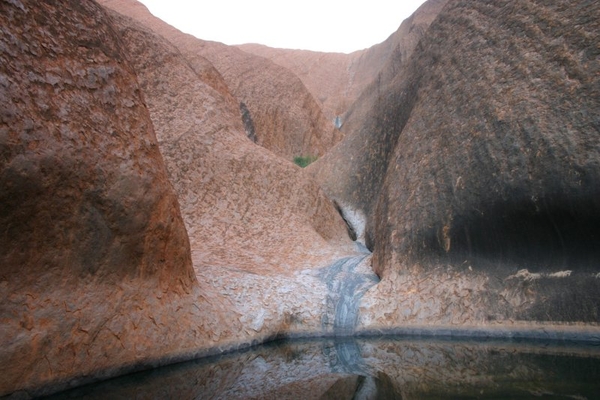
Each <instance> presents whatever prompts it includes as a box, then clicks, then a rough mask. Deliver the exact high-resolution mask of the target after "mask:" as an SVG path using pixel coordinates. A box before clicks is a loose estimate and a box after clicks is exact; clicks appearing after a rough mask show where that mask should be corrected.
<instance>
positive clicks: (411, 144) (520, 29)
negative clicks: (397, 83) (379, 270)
mask: <svg viewBox="0 0 600 400" xmlns="http://www.w3.org/2000/svg"><path fill="white" fill-rule="evenodd" d="M588 6H589V7H588ZM599 10H600V8H598V6H597V5H591V4H587V3H586V2H578V3H576V4H573V3H568V4H567V3H566V2H560V1H555V2H548V3H543V4H541V3H540V4H536V3H535V2H524V3H520V4H519V6H518V7H517V6H513V5H509V4H504V3H501V2H496V3H493V4H492V3H489V4H488V3H486V2H477V3H473V4H471V3H468V2H454V3H451V5H450V6H449V7H448V8H447V9H446V10H445V12H444V13H443V14H441V15H440V17H439V19H438V20H437V21H436V23H435V24H434V25H432V27H431V30H430V32H429V33H428V35H427V37H426V38H425V39H424V40H423V41H422V42H421V43H420V45H419V47H420V48H419V49H418V50H419V54H418V55H417V56H416V57H415V59H414V62H413V64H412V66H411V71H410V72H409V74H408V75H407V78H406V79H407V81H410V82H416V83H413V84H412V85H413V86H414V85H418V86H417V89H416V90H414V89H413V90H410V86H409V87H408V88H409V90H407V91H406V94H404V96H403V95H402V94H403V93H400V96H399V98H398V99H397V100H396V101H393V100H392V99H388V101H387V103H386V105H388V106H389V107H390V108H391V109H394V110H396V114H397V115H401V114H403V113H404V114H407V117H408V118H401V120H400V121H398V124H399V125H400V126H399V128H400V130H399V129H396V132H397V133H399V132H400V131H401V134H399V135H398V139H397V145H396V146H395V150H394V153H393V156H392V158H391V159H390V162H389V167H388V169H387V171H388V172H387V175H386V180H385V183H384V185H383V193H382V196H381V198H380V199H379V202H378V207H379V208H378V211H377V212H376V215H377V216H378V218H377V222H376V225H375V226H376V228H375V229H376V232H377V234H376V235H377V237H376V239H375V240H376V242H379V241H381V242H382V243H383V242H387V243H388V244H389V245H391V248H386V249H385V250H384V251H383V252H381V253H380V258H378V259H379V260H380V261H382V262H383V264H386V263H385V261H383V260H389V256H390V255H391V254H392V253H397V254H403V255H405V256H406V257H408V258H411V257H416V258H420V257H422V256H423V255H425V254H434V253H435V254H439V255H444V256H445V255H449V256H453V257H455V258H456V259H457V260H460V259H465V258H484V259H486V260H488V261H492V262H494V263H497V262H500V263H501V262H507V263H509V264H511V265H517V264H519V263H520V264H521V265H527V266H529V268H530V269H533V270H537V269H540V268H542V269H544V270H551V271H556V270H560V269H578V270H579V269H584V270H586V271H591V270H590V268H592V267H595V264H596V260H598V255H599V254H598V250H595V249H594V248H595V247H596V246H594V243H595V242H597V240H598V239H599V238H600V225H599V224H598V223H597V222H598V218H599V217H600V213H599V212H600V200H599V197H598V194H599V189H598V187H597V185H596V184H595V182H596V181H597V179H598V177H599V175H600V146H599V145H600V135H599V129H600V125H599V121H600V111H599V108H598V105H599V104H600V80H599V76H598V71H599V68H600V66H599V64H598V47H597V44H596V41H595V40H596V39H598V27H600V25H599V24H598V22H596V21H594V20H593V19H591V17H590V13H591V14H594V12H595V11H596V12H597V11H599ZM574 27H577V28H574ZM451 33H452V35H451ZM449 37H451V38H452V41H451V42H450V43H448V42H447V41H446V40H442V39H444V38H449ZM450 45H451V46H452V49H453V50H452V51H451V52H449V51H447V48H448V46H450ZM407 110H410V113H408V111H407ZM383 117H385V115H384V116H383ZM403 121H406V122H405V124H404V125H403V126H402V122H403ZM392 216H393V217H392ZM389 217H392V218H393V220H395V221H396V222H395V223H393V222H391V221H390V220H389V219H388V218H389ZM392 234H393V236H394V237H395V238H396V239H392V240H386V239H385V238H386V237H388V238H389V237H390V235H392ZM380 265H382V264H380Z"/></svg>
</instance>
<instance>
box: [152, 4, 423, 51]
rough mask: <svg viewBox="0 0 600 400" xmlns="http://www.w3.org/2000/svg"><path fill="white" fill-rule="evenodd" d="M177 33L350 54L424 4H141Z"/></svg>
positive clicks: (376, 40)
mask: <svg viewBox="0 0 600 400" xmlns="http://www.w3.org/2000/svg"><path fill="white" fill-rule="evenodd" d="M140 1H141V2H142V3H144V4H145V5H146V7H148V9H149V10H150V12H152V14H154V15H155V16H157V17H159V18H160V19H162V20H163V21H165V22H167V23H169V24H171V25H173V26H175V27H176V28H178V29H179V30H181V31H184V32H186V33H191V34H192V35H194V36H196V37H198V38H200V39H205V40H214V41H218V42H222V43H225V44H230V45H231V44H242V43H261V44H265V45H267V46H270V47H281V48H288V49H305V50H315V51H328V52H343V53H349V52H352V51H355V50H360V49H364V48H367V47H371V46H372V45H374V44H377V43H381V42H382V41H384V40H385V39H386V38H387V37H388V36H389V35H391V34H392V33H393V32H395V31H396V29H398V27H399V26H400V24H401V23H402V21H403V20H404V19H406V18H408V17H409V16H410V15H411V14H412V13H413V12H414V11H415V10H416V9H417V8H418V7H419V6H420V5H421V4H422V3H423V2H424V0H368V1H367V0H364V1H356V0H345V1H343V0H302V1H282V0H278V1H275V0H254V1H252V0H197V1H194V0H140Z"/></svg>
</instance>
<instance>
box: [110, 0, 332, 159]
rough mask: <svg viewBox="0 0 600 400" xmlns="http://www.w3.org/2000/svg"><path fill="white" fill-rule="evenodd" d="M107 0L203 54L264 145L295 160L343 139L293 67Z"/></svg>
mask: <svg viewBox="0 0 600 400" xmlns="http://www.w3.org/2000/svg"><path fill="white" fill-rule="evenodd" d="M101 3H102V4H103V5H105V6H107V7H111V8H113V9H115V10H116V11H117V12H119V13H121V14H123V15H127V16H129V17H131V18H133V19H135V20H136V21H140V22H141V23H142V24H144V25H145V26H147V27H149V28H150V29H151V30H152V31H154V32H156V33H158V34H160V35H162V36H164V37H165V38H167V39H168V40H169V41H170V42H171V43H173V44H174V45H175V46H176V47H177V48H178V49H179V50H180V51H181V52H182V53H183V54H184V55H185V57H186V58H187V59H189V60H193V59H195V58H197V57H198V56H201V57H204V58H205V59H207V60H208V61H210V63H212V65H214V67H215V68H216V69H217V70H218V71H219V73H220V74H221V75H222V77H223V79H224V82H225V83H226V85H227V87H228V88H229V90H230V92H231V94H233V96H235V98H236V99H237V102H238V107H240V108H241V110H242V113H245V114H246V116H247V118H249V119H250V120H251V122H252V123H251V125H250V126H253V127H254V131H253V132H247V133H248V135H249V136H252V137H255V138H256V143H258V144H259V145H261V146H263V147H265V148H267V149H269V150H271V151H272V152H274V153H275V154H277V155H279V156H282V157H284V158H286V159H287V160H289V161H291V160H293V159H294V157H297V156H308V155H310V156H321V155H323V154H324V153H325V152H326V151H327V150H328V149H330V148H331V147H333V146H334V145H335V144H336V143H338V142H339V140H340V139H341V133H340V132H339V131H338V130H337V129H335V128H334V125H333V123H332V122H331V121H329V120H328V119H327V118H325V116H324V114H323V112H322V110H321V107H320V106H319V104H318V103H317V102H316V101H315V99H314V98H313V96H312V95H311V93H310V92H309V91H308V90H307V89H306V87H305V86H304V84H303V83H302V81H301V80H300V79H298V77H297V76H296V75H294V74H293V73H291V72H290V71H289V70H288V69H286V68H283V67H281V66H279V65H277V64H275V63H273V62H271V61H270V60H267V59H265V58H264V57H257V56H254V55H251V54H249V53H246V52H244V51H241V50H239V49H237V48H235V47H231V46H226V45H224V44H221V43H217V42H209V41H204V40H200V39H197V38H195V37H193V36H191V35H186V34H183V33H181V32H180V31H178V30H176V29H174V28H173V27H171V26H169V25H168V24H166V23H164V22H163V21H161V20H159V19H158V18H155V17H153V16H152V14H150V13H149V12H148V10H147V9H146V8H145V7H144V6H143V5H141V4H140V3H138V2H137V1H135V0H127V1H122V0H109V1H102V2H101ZM239 118H242V117H241V116H239V117H238V119H239Z"/></svg>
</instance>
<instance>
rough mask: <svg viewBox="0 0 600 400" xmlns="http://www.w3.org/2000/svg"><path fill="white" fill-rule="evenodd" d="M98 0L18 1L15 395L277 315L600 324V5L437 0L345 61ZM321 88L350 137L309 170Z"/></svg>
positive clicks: (11, 7)
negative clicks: (185, 28) (234, 38)
mask: <svg viewBox="0 0 600 400" xmlns="http://www.w3.org/2000/svg"><path fill="white" fill-rule="evenodd" d="M101 4H103V5H105V6H106V8H103V7H102V6H100V5H98V4H97V3H95V2H93V1H83V2H81V1H73V0H61V1H56V2H51V3H47V2H44V3H40V2H34V1H32V0H6V1H2V2H0V21H1V24H0V61H1V63H0V100H1V101H0V227H2V236H1V237H0V341H1V343H2V344H3V346H2V348H1V349H0V396H4V395H14V396H15V397H19V398H29V397H32V396H37V395H43V394H48V393H52V392H56V391H58V390H61V389H64V388H67V387H72V386H79V385H82V384H84V383H87V382H92V381H96V380H99V379H102V378H106V377H112V376H116V375H119V374H124V373H127V372H131V371H135V370H140V369H144V368H151V367H155V366H159V365H164V364H167V363H173V362H176V361H181V360H185V359H190V358H194V357H198V356H203V355H207V354H218V353H221V352H223V351H225V350H231V349H235V348H238V347H244V346H249V345H251V344H254V343H258V342H262V341H266V340H269V339H272V338H275V337H297V336H310V335H352V334H355V333H377V332H401V333H407V332H408V333H411V332H412V333H415V332H416V333H420V334H437V333H439V332H444V333H446V334H458V335H479V336H503V335H508V336H518V337H528V338H532V337H533V338H537V337H545V338H548V337H550V338H568V339H582V338H583V339H585V340H594V338H595V340H597V337H598V325H597V324H598V322H599V321H600V318H599V315H598V307H597V305H598V302H599V301H600V298H599V294H598V293H600V290H599V289H600V287H599V286H600V279H599V278H598V277H599V276H600V272H599V271H598V270H597V266H596V265H597V260H598V258H599V257H598V256H599V254H598V250H597V249H596V247H597V246H596V242H597V240H598V237H600V228H598V226H600V224H599V221H598V219H599V218H598V216H599V215H600V202H599V201H598V198H599V197H598V194H599V193H598V189H597V188H596V187H595V182H596V181H597V180H598V178H600V177H599V176H598V175H600V167H599V164H600V154H598V153H599V149H600V146H599V144H600V143H599V142H598V137H599V135H598V133H599V130H600V125H599V121H600V114H599V110H600V108H599V107H598V105H599V104H600V82H599V79H600V63H599V61H598V60H599V54H600V51H599V48H598V43H599V42H600V40H599V39H600V38H599V37H598V36H599V33H600V27H599V26H598V24H599V23H598V21H597V18H594V17H595V16H596V15H598V14H599V13H600V5H598V4H596V3H595V2H590V1H585V0H579V1H576V2H572V1H570V2H567V1H566V0H552V1H545V2H537V1H535V0H524V1H521V2H510V1H508V0H500V1H498V0H493V1H492V0H477V1H474V0H473V1H470V0H447V1H445V0H430V1H429V2H428V3H426V4H425V5H424V6H423V7H422V8H421V9H419V11H418V12H417V13H416V14H415V16H413V17H412V19H409V20H408V21H407V22H405V23H404V24H402V25H401V27H400V29H399V30H398V32H396V33H395V34H394V35H392V36H391V37H390V39H388V41H386V42H384V43H383V44H381V45H379V46H376V47H374V48H372V49H369V50H366V51H363V52H359V53H356V54H353V55H348V56H347V58H344V57H346V56H344V57H342V55H331V57H327V56H325V55H318V54H315V53H310V54H309V53H303V52H290V53H284V52H280V51H275V50H273V51H271V50H268V49H267V50H265V49H262V50H257V48H256V47H244V48H245V49H246V50H248V51H255V52H257V53H258V52H264V55H265V56H268V57H269V58H272V59H273V60H274V61H275V62H277V63H280V64H281V65H277V64H276V63H275V62H274V61H270V60H267V58H265V57H259V56H257V55H251V54H249V53H247V52H244V51H242V50H241V49H239V48H231V47H227V46H224V45H221V44H218V43H210V42H203V41H201V40H199V39H195V38H193V37H191V36H189V35H184V34H182V33H180V32H178V31H177V30H175V29H174V28H172V27H170V26H168V25H166V24H164V23H162V22H161V21H159V20H157V19H156V18H154V17H153V16H152V15H151V14H150V13H148V11H147V10H146V9H145V7H143V6H141V5H140V4H139V3H136V2H133V1H130V0H122V1H117V0H102V1H101ZM304 57H306V60H303V58H304ZM354 57H358V58H354ZM315 60H319V61H318V63H320V62H323V65H331V66H332V68H334V67H333V66H335V68H341V66H343V65H348V64H344V63H345V62H347V60H353V61H352V63H353V64H352V65H353V67H352V68H355V69H352V68H351V70H352V71H354V72H356V74H355V75H354V76H355V78H356V77H358V76H359V75H360V76H361V78H360V79H355V80H354V81H353V80H352V77H351V76H350V78H349V75H343V74H342V76H341V77H339V80H335V79H331V80H328V79H327V76H328V72H326V70H325V67H323V69H321V70H320V72H319V73H315V74H314V75H313V74H312V73H309V72H308V71H309V69H308V67H306V66H308V65H311V63H312V65H315V63H317V61H315ZM315 68H316V67H315ZM319 68H321V67H320V66H319ZM319 68H317V70H319ZM290 71H295V72H296V73H297V74H298V75H299V76H301V77H302V79H303V80H305V83H302V82H301V81H300V78H298V77H296V76H295V75H294V74H293V73H292V72H290ZM359 71H360V73H359ZM369 71H371V72H369ZM312 79H314V80H312ZM325 81H328V82H330V83H331V85H323V87H322V88H321V91H319V90H317V89H318V88H319V82H325ZM269 82H270V83H269ZM368 82H370V83H368ZM306 87H308V88H309V89H310V91H311V92H312V94H311V93H309V92H308V90H307V89H306ZM360 87H364V90H362V91H361V93H362V94H361V95H360V96H359V95H358V91H359V89H358V88H360ZM340 91H342V92H343V91H345V92H343V93H342V92H340ZM351 92H352V93H351ZM354 96H356V97H354ZM351 98H356V101H355V102H354V103H353V104H352V105H350V103H349V99H351ZM315 99H319V101H320V102H321V104H319V102H317V101H315ZM321 107H323V109H325V110H329V111H326V112H328V113H329V112H333V114H338V113H342V112H345V110H346V108H348V111H347V112H345V114H344V118H343V126H342V129H343V130H344V131H345V132H346V137H345V138H344V139H343V141H342V142H340V143H339V144H338V145H337V146H335V147H334V148H333V149H332V150H331V151H330V152H329V153H328V154H327V155H326V156H324V157H323V158H321V159H320V160H319V161H317V162H316V163H315V164H313V165H312V166H309V167H308V168H307V169H304V170H303V169H301V168H299V167H297V166H295V165H293V164H292V163H291V162H290V161H289V159H290V158H291V157H293V156H296V155H307V154H308V155H315V154H318V155H321V154H324V152H325V151H327V149H329V148H330V147H331V146H333V144H334V143H335V142H336V140H338V139H339V138H340V136H339V135H340V133H339V132H338V131H336V130H334V129H333V128H332V127H331V123H332V121H330V119H331V118H326V117H324V114H323V113H322V111H321ZM332 110H334V111H332ZM333 114H330V115H329V117H331V116H332V115H333ZM252 127H254V130H255V131H254V132H251V131H252V129H251V128H252ZM270 133H272V134H273V136H269V135H270ZM253 135H255V136H253ZM255 142H257V143H258V144H262V145H263V146H264V147H268V148H270V149H271V150H273V151H269V149H265V148H264V147H261V146H258V145H257V143H255ZM267 144H268V145H267ZM274 152H275V153H278V154H279V155H278V154H274ZM285 158H287V159H288V160H286V159H285ZM312 177H315V178H316V179H317V180H318V181H319V182H320V183H321V185H322V187H323V190H321V189H320V188H319V187H318V185H317V183H316V182H315V180H313V179H312ZM325 193H327V194H328V195H329V196H330V197H331V198H332V200H333V201H330V200H329V199H328V198H327V197H326V196H325ZM336 208H337V210H336ZM338 211H339V214H338ZM340 214H342V216H340ZM342 217H343V219H342ZM344 220H345V221H346V224H345V223H344ZM349 236H352V237H356V238H357V239H358V241H359V243H353V242H352V241H351V240H350V238H349ZM361 242H362V243H364V244H366V245H367V246H368V247H370V248H371V249H372V250H373V251H374V253H373V256H371V255H370V254H369V252H368V251H367V249H366V248H365V247H364V245H362V244H361ZM371 266H373V268H374V270H375V271H376V272H377V274H378V275H379V277H378V276H376V275H375V274H374V271H373V269H372V268H371ZM380 278H381V281H380V280H379V279H380ZM439 328H442V329H443V330H442V331H440V330H439ZM345 350H347V349H343V348H342V349H341V350H340V354H346V353H348V352H346V351H345ZM348 354H349V353H348ZM336 379H337V378H335V377H331V379H330V380H329V381H328V382H329V383H331V385H330V386H328V388H330V389H331V391H327V392H325V391H323V393H328V394H329V395H331V396H335V395H336V394H339V393H341V392H338V390H342V389H343V386H344V384H345V383H348V382H346V381H343V382H342V381H340V382H339V383H340V384H339V385H338V384H337V383H336ZM349 379H350V380H352V379H354V378H352V377H350V378H349ZM353 382H354V383H352V382H350V383H351V384H352V385H354V386H356V385H357V382H356V381H353ZM410 382H414V381H410ZM379 385H380V386H381V388H386V389H390V390H392V389H394V388H393V387H392V386H391V385H392V381H391V380H390V378H389V377H388V378H385V379H383V378H382V380H381V381H380V382H379ZM273 388H275V390H279V389H277V384H276V383H273ZM382 390H383V389H382ZM257 393H259V392H257ZM274 393H275V392H274Z"/></svg>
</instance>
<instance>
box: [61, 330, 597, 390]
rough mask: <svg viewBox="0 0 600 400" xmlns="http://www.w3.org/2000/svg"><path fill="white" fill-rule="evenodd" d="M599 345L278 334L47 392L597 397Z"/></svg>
mask: <svg viewBox="0 0 600 400" xmlns="http://www.w3.org/2000/svg"><path fill="white" fill-rule="evenodd" d="M597 398H600V346H598V345H597V344H596V345H592V344H585V345H584V344H575V343H570V342H556V341H549V342H540V341H527V340H509V341H506V340H504V341H498V340H483V339H481V340H469V341H466V340H462V339H461V340H459V339H440V338H417V337H391V336H386V337H379V338H345V339H333V338H330V339H327V338H326V339H310V340H308V339H307V340H294V341H291V340H289V341H277V342H272V343H268V344H265V345H261V346H257V347H253V348H250V349H247V350H245V351H241V352H235V353H229V354H225V355H222V356H218V357H210V358H203V359H198V360H194V361H189V362H185V363H180V364H175V365H170V366H167V367H163V368H158V369H154V370H150V371H146V372H140V373H135V374H131V375H127V376H123V377H120V378H115V379H112V380H108V381H104V382H100V383H97V384H92V385H87V386H84V387H80V388H77V389H73V390H70V391H67V392H63V393H60V394H58V395H55V396H52V397H51V399H53V400H58V399H278V400H280V399H356V400H358V399H404V400H406V399H578V400H582V399H597Z"/></svg>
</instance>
